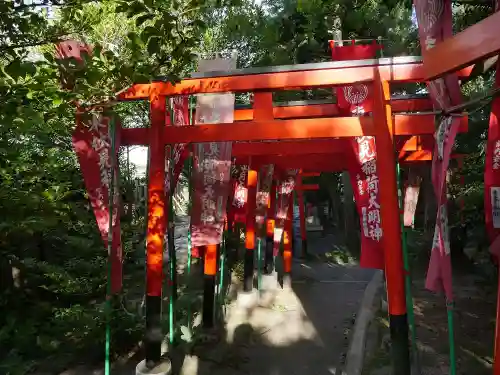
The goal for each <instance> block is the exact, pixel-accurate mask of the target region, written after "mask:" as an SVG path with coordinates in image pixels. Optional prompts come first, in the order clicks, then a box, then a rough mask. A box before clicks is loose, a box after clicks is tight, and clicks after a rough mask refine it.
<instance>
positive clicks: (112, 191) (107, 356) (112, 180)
mask: <svg viewBox="0 0 500 375" xmlns="http://www.w3.org/2000/svg"><path fill="white" fill-rule="evenodd" d="M108 132H109V139H110V141H111V155H110V161H111V163H110V168H109V169H110V172H109V173H110V177H111V178H110V181H109V190H108V212H109V225H108V258H107V259H108V261H107V263H108V264H107V266H108V267H107V271H108V278H107V282H106V344H105V362H104V375H109V374H110V371H111V360H110V350H111V348H110V346H111V312H112V306H111V298H112V297H111V272H112V270H111V267H112V266H111V252H112V251H113V209H114V204H113V198H114V195H115V155H116V129H115V120H114V117H111V120H110V123H109V129H108Z"/></svg>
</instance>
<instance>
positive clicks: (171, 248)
mask: <svg viewBox="0 0 500 375" xmlns="http://www.w3.org/2000/svg"><path fill="white" fill-rule="evenodd" d="M170 121H171V123H172V124H173V123H174V113H173V108H170ZM174 168H175V166H174V160H173V146H172V145H171V146H170V155H169V163H168V180H169V186H170V192H169V197H168V199H169V201H168V206H169V207H168V209H169V214H168V228H167V231H168V232H167V236H168V255H169V264H170V269H169V271H170V272H169V275H170V278H169V281H170V299H169V332H170V335H169V338H170V344H172V345H173V344H175V320H176V319H175V316H176V314H175V309H176V302H177V254H176V250H175V242H174V240H175V232H174V231H175V227H174V215H175V212H174V179H173V170H174Z"/></svg>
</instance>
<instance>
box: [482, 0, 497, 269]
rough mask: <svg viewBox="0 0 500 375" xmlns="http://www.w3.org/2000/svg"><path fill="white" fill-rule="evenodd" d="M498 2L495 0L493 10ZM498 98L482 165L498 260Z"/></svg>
mask: <svg viewBox="0 0 500 375" xmlns="http://www.w3.org/2000/svg"><path fill="white" fill-rule="evenodd" d="M499 3H500V2H499V1H498V0H497V1H495V12H497V11H498V10H499V5H500V4H499ZM495 87H500V59H499V60H498V61H497V66H496V73H495ZM499 118H500V98H498V97H495V98H493V102H492V104H491V114H490V122H489V127H488V140H487V143H486V160H485V166H484V215H485V221H486V231H487V233H488V239H489V241H490V251H491V253H492V255H494V256H495V257H496V258H495V259H496V261H497V263H498V261H499V260H500V241H498V240H499V239H500V237H499V234H500V125H499V123H498V121H499Z"/></svg>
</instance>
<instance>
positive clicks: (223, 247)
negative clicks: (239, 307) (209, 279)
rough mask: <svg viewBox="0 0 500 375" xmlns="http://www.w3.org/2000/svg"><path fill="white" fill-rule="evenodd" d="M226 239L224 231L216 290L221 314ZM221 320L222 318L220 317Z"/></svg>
mask: <svg viewBox="0 0 500 375" xmlns="http://www.w3.org/2000/svg"><path fill="white" fill-rule="evenodd" d="M226 238H227V231H224V233H223V234H222V244H221V247H220V268H219V288H218V291H217V293H218V296H217V297H218V303H219V307H220V311H221V313H222V306H224V293H223V290H224V272H225V270H224V267H225V261H226ZM221 318H223V316H222V317H221Z"/></svg>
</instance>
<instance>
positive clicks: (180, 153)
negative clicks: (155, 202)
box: [165, 96, 189, 198]
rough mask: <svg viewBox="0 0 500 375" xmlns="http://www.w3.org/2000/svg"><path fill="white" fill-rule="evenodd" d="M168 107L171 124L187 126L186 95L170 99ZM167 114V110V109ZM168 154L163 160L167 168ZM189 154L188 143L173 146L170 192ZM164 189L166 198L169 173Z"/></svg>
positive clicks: (187, 107)
mask: <svg viewBox="0 0 500 375" xmlns="http://www.w3.org/2000/svg"><path fill="white" fill-rule="evenodd" d="M170 108H171V111H172V125H173V126H188V125H189V102H188V97H187V96H175V97H173V98H171V99H170ZM167 116H169V112H168V111H167ZM166 122H167V124H169V123H170V122H171V121H170V118H169V117H168V118H167V121H166ZM169 156H170V155H168V154H167V155H166V158H167V160H166V161H165V166H166V167H167V168H168V165H169V160H170V158H169ZM188 156H189V145H188V144H186V143H176V144H175V145H174V147H173V154H172V161H173V165H174V170H173V174H172V179H173V181H172V182H173V187H172V192H173V191H175V187H176V186H177V181H179V176H180V174H181V172H182V168H183V167H184V162H185V161H186V159H187V158H188ZM165 191H166V194H167V198H168V196H169V195H170V179H169V173H168V170H167V173H165Z"/></svg>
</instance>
